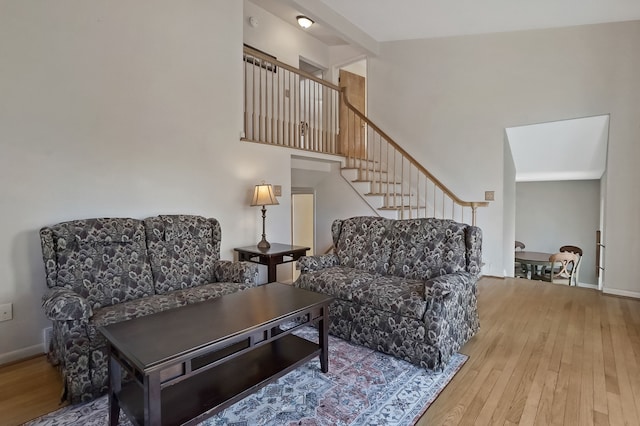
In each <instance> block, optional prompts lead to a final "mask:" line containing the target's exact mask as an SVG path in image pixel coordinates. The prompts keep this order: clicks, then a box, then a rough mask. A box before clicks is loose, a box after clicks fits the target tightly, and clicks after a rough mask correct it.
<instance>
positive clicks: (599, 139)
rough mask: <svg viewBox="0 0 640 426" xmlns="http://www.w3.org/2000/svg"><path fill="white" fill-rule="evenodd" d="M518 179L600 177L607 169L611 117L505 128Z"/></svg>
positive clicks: (541, 179)
mask: <svg viewBox="0 0 640 426" xmlns="http://www.w3.org/2000/svg"><path fill="white" fill-rule="evenodd" d="M506 132H507V138H508V140H509V146H510V147H511V154H512V156H513V162H514V163H515V167H516V182H531V181H556V180H584V179H596V180H598V179H600V178H601V177H602V174H603V173H604V171H605V169H606V163H607V141H608V140H609V116H608V115H599V116H596V117H586V118H578V119H575V120H562V121H554V122H550V123H542V124H532V125H529V126H520V127H511V128H508V129H506Z"/></svg>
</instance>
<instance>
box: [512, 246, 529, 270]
mask: <svg viewBox="0 0 640 426" xmlns="http://www.w3.org/2000/svg"><path fill="white" fill-rule="evenodd" d="M515 250H516V251H517V250H520V251H522V250H524V243H523V242H522V241H516V242H515ZM513 276H514V277H516V278H527V267H526V266H525V265H523V264H522V263H520V262H515V264H514V270H513Z"/></svg>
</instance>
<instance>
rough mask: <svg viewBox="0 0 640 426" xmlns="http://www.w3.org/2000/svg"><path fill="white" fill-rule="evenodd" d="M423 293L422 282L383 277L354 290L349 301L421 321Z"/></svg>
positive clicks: (424, 306) (424, 305)
mask: <svg viewBox="0 0 640 426" xmlns="http://www.w3.org/2000/svg"><path fill="white" fill-rule="evenodd" d="M424 292H425V285H424V282H422V281H416V280H408V279H405V278H401V277H394V276H384V277H377V278H376V279H375V280H373V281H372V282H370V283H369V284H367V285H363V286H360V287H357V288H354V289H353V292H352V299H351V300H352V301H353V302H355V303H359V304H361V305H369V306H372V307H374V308H377V309H380V310H381V311H384V312H389V313H393V314H398V315H402V316H406V317H410V318H415V319H418V320H421V319H422V317H423V316H424V312H425V310H426V309H427V302H426V300H425V294H424Z"/></svg>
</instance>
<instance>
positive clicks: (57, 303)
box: [42, 287, 93, 321]
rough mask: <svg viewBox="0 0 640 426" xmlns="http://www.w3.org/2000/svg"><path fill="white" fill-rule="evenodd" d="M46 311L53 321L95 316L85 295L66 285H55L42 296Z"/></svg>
mask: <svg viewBox="0 0 640 426" xmlns="http://www.w3.org/2000/svg"><path fill="white" fill-rule="evenodd" d="M42 307H43V308H44V313H45V315H46V316H47V318H49V319H50V320H52V321H70V320H84V321H86V320H88V319H89V318H91V317H92V316H93V310H92V309H91V305H89V302H88V301H87V299H85V298H84V297H82V296H80V295H79V294H78V293H76V292H75V291H73V290H70V289H68V288H64V287H54V288H52V289H50V290H49V291H47V292H46V293H45V294H44V296H42Z"/></svg>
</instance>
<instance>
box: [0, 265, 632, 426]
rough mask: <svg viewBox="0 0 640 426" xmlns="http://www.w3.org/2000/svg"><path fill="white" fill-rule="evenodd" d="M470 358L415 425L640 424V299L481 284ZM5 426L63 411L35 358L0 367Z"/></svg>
mask: <svg viewBox="0 0 640 426" xmlns="http://www.w3.org/2000/svg"><path fill="white" fill-rule="evenodd" d="M478 288H479V290H478V303H479V310H480V321H481V324H480V326H481V329H480V332H479V333H478V335H477V336H475V337H474V338H473V339H472V340H471V341H470V342H469V343H468V344H467V345H465V346H464V348H463V350H462V351H461V352H462V353H464V354H467V355H469V360H468V361H467V363H466V364H465V365H464V367H462V369H461V370H460V371H459V372H458V374H457V375H456V376H455V377H454V379H453V380H452V381H451V383H450V384H449V385H448V386H447V387H446V388H445V390H444V391H443V392H442V394H440V396H439V397H438V398H437V400H436V401H435V402H434V403H433V404H432V405H431V407H430V408H429V410H427V412H426V413H425V415H424V416H422V418H421V419H420V421H419V422H418V425H419V426H425V425H429V426H433V425H438V426H439V425H516V424H521V425H616V426H617V425H640V300H635V299H625V298H619V297H614V296H606V295H602V294H600V293H599V292H597V291H595V290H589V289H583V288H576V287H566V286H561V285H554V284H549V283H544V282H536V281H528V280H524V279H504V280H502V279H497V278H483V279H482V280H480V283H479V286H478ZM0 383H2V386H0V425H1V426H14V425H18V424H21V423H22V422H24V421H27V420H30V419H32V418H34V417H37V416H39V415H41V414H44V413H47V412H50V411H53V410H55V409H57V408H58V407H59V405H58V402H59V398H60V389H61V388H60V378H59V376H58V374H57V371H56V370H55V369H54V368H53V367H51V366H49V364H48V363H47V362H46V359H45V358H44V357H43V356H42V357H37V358H34V359H30V360H26V361H23V362H20V363H17V364H14V365H10V366H5V367H0Z"/></svg>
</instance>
